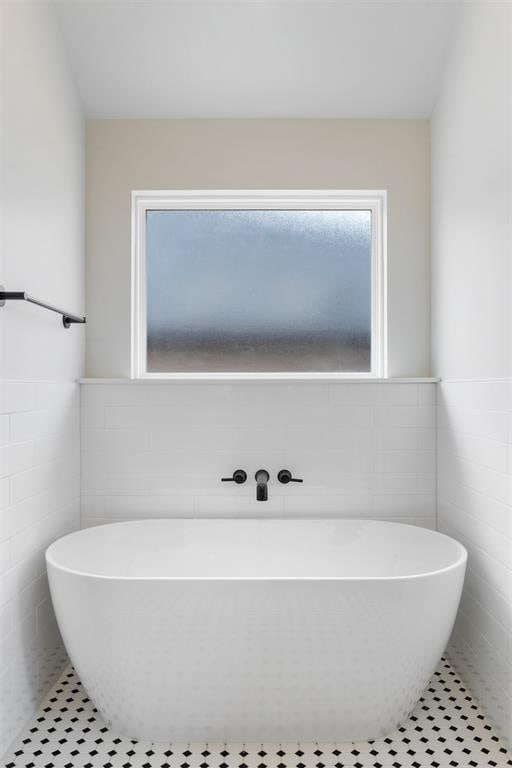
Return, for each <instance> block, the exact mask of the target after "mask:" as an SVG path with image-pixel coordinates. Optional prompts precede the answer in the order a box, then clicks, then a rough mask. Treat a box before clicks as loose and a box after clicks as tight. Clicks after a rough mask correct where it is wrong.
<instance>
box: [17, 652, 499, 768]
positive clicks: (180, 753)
mask: <svg viewBox="0 0 512 768" xmlns="http://www.w3.org/2000/svg"><path fill="white" fill-rule="evenodd" d="M4 764H5V766H6V768H484V766H491V767H492V768H505V766H511V765H512V759H511V757H510V754H508V753H507V750H506V748H505V746H504V745H503V744H502V743H501V742H500V739H499V737H498V735H497V734H496V733H495V731H494V730H493V728H492V726H491V725H490V723H489V722H488V721H487V720H486V718H485V716H484V714H483V713H482V712H481V710H480V709H479V708H478V706H477V704H476V703H475V701H473V699H472V697H471V694H470V692H469V691H468V690H467V689H466V688H465V686H464V683H463V682H462V681H461V680H460V679H459V678H458V676H457V673H456V672H455V671H454V670H453V669H452V668H451V667H450V665H449V664H448V663H446V662H442V663H441V664H440V665H439V668H438V670H437V672H436V673H435V675H434V677H433V678H432V680H431V682H430V685H429V686H428V688H427V690H426V691H425V693H424V694H423V697H422V699H421V701H420V702H419V704H418V705H417V707H416V709H415V710H414V712H413V713H412V715H411V717H410V718H409V719H408V720H407V721H406V722H405V723H404V724H403V725H402V726H401V727H400V728H399V729H397V730H396V731H394V732H393V733H391V734H389V736H387V737H385V738H380V739H376V740H375V741H365V742H357V743H337V744H334V743H330V744H324V743H307V744H305V743H301V744H299V743H295V744H223V743H219V744H212V743H208V744H206V743H202V744H198V743H192V744H176V743H174V744H152V743H150V742H144V741H134V740H132V739H129V738H126V737H120V736H118V735H117V734H116V733H115V732H113V731H112V730H111V729H110V728H109V727H108V726H107V725H106V724H105V722H104V721H103V720H102V719H101V717H100V715H99V714H98V712H97V710H96V709H95V708H94V706H93V704H92V703H91V701H90V700H89V698H88V697H87V694H86V692H85V691H84V689H83V688H82V685H81V683H80V681H79V680H78V679H77V677H76V675H75V674H74V672H73V671H72V670H69V671H67V672H65V673H64V674H63V675H62V678H61V679H60V680H59V681H58V683H57V684H56V686H55V688H54V690H53V691H51V692H50V694H49V695H48V697H47V699H46V701H45V702H44V703H43V705H42V706H41V708H40V710H39V712H38V713H37V714H36V715H35V717H34V718H33V719H32V721H31V722H30V723H29V724H28V726H27V728H26V729H25V731H24V732H23V733H22V734H21V736H20V739H19V740H18V741H17V743H16V744H15V745H14V746H13V749H12V750H11V752H10V754H8V755H6V757H5V762H4Z"/></svg>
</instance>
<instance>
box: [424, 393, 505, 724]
mask: <svg viewBox="0 0 512 768" xmlns="http://www.w3.org/2000/svg"><path fill="white" fill-rule="evenodd" d="M438 397H439V415H438V426H439V432H438V452H439V453H438V486H439V512H438V515H439V529H440V530H441V531H443V532H445V533H448V534H450V535H452V536H454V537H455V538H457V539H459V541H461V542H462V543H463V544H464V545H465V546H466V547H467V549H468V551H469V561H468V571H467V575H466V582H465V588H464V594H463V597H462V603H461V609H460V611H459V616H458V619H457V623H456V628H455V633H454V636H453V639H452V643H451V646H450V654H451V658H452V659H453V661H454V662H455V663H456V665H457V668H458V670H459V671H460V674H462V675H463V676H464V678H465V680H467V682H468V683H469V684H470V685H471V687H472V689H473V691H474V693H475V694H476V695H477V696H478V698H479V700H480V701H481V702H482V704H483V705H484V706H485V708H486V710H487V712H488V713H489V715H490V716H491V717H492V718H493V719H494V720H495V722H496V723H497V724H498V726H499V727H500V730H501V732H502V733H503V734H505V735H506V734H509V735H510V734H512V694H511V692H512V495H511V491H512V465H511V448H512V446H511V418H512V382H511V381H480V382H476V381H460V382H443V383H442V384H441V385H440V388H439V395H438Z"/></svg>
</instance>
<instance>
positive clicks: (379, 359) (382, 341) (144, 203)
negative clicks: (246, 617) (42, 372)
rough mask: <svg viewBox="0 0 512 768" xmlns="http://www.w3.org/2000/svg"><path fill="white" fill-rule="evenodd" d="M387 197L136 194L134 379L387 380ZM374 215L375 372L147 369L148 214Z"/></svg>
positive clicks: (362, 194)
mask: <svg viewBox="0 0 512 768" xmlns="http://www.w3.org/2000/svg"><path fill="white" fill-rule="evenodd" d="M386 203H387V200H386V192H385V191H384V190H371V191H368V190H364V191H363V190H357V191H353V190H349V191H347V190H324V191H319V190H203V191H195V190H172V191H161V190H156V191H135V192H132V366H131V377H132V379H299V380H300V379H375V378H386V377H387V321H386V314H387V313H386V292H387V291H386ZM226 209H227V210H271V209H274V210H315V209H317V210H370V211H371V212H372V348H371V357H372V370H371V371H370V372H366V373H365V372H357V371H355V372H343V371H340V372H339V373H338V372H323V371H319V372H315V371H311V372H291V371H290V372H286V371H284V372H261V373H258V372H244V371H240V372H226V373H219V372H211V373H210V372H201V373H190V372H185V371H184V372H183V373H181V372H168V373H165V372H159V373H149V372H148V371H147V370H146V344H147V339H146V212H147V211H153V210H165V211H167V210H226Z"/></svg>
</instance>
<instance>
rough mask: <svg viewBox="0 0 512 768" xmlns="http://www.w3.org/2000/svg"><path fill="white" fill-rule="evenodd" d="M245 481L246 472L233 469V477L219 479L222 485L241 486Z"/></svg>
mask: <svg viewBox="0 0 512 768" xmlns="http://www.w3.org/2000/svg"><path fill="white" fill-rule="evenodd" d="M246 480H247V472H246V471H245V470H243V469H235V471H234V472H233V477H221V482H222V483H236V484H237V485H242V483H245V481H246Z"/></svg>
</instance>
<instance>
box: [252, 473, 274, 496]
mask: <svg viewBox="0 0 512 768" xmlns="http://www.w3.org/2000/svg"><path fill="white" fill-rule="evenodd" d="M255 478H256V501H268V481H269V480H270V475H269V473H268V472H267V470H266V469H258V471H257V472H256V474H255Z"/></svg>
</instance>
